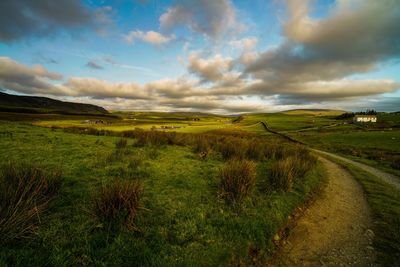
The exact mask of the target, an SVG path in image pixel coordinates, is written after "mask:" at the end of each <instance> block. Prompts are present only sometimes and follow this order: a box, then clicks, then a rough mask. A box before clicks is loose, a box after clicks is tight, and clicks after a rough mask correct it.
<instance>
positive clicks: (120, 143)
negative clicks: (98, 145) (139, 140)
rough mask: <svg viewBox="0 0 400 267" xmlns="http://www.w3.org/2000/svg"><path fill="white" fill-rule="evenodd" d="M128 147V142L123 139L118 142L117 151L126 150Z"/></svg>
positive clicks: (116, 144) (116, 143)
mask: <svg viewBox="0 0 400 267" xmlns="http://www.w3.org/2000/svg"><path fill="white" fill-rule="evenodd" d="M127 145H128V140H126V139H124V138H121V139H118V140H117V142H115V148H116V149H124V148H126V146H127Z"/></svg>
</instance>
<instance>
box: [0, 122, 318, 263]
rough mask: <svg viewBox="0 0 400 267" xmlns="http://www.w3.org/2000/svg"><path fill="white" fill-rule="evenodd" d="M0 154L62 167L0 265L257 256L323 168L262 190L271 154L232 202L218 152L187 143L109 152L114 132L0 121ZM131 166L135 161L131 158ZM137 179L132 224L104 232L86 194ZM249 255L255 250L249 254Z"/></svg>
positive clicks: (1, 252)
mask: <svg viewBox="0 0 400 267" xmlns="http://www.w3.org/2000/svg"><path fill="white" fill-rule="evenodd" d="M0 132H11V133H12V136H8V135H7V136H2V138H1V139H0V151H2V153H1V154H0V161H2V162H19V161H21V160H29V161H30V162H32V164H40V165H45V167H47V168H49V169H53V168H57V169H60V170H61V171H62V178H63V181H64V182H63V185H62V188H61V190H60V193H59V196H58V197H57V198H56V199H55V200H54V207H53V208H52V210H51V212H50V214H48V216H47V217H46V220H42V221H41V224H40V225H39V228H38V231H37V233H36V234H35V235H33V236H32V239H31V240H30V241H29V242H24V243H17V244H14V245H9V246H3V247H1V248H0V265H20V266H25V265H37V266H43V265H51V266H65V265H107V266H108V265H111V266H120V265H125V264H126V263H127V262H130V263H134V264H137V265H141V266H199V265H204V266H221V265H222V266H224V265H228V264H237V263H240V262H241V263H244V264H254V262H253V261H252V259H251V257H249V254H248V251H249V248H257V250H258V249H259V251H260V252H259V254H257V255H256V260H257V261H260V262H263V261H264V260H265V259H266V258H267V257H268V255H270V254H271V253H272V251H273V249H274V245H273V243H272V241H271V239H272V237H273V235H274V234H275V233H276V232H277V230H278V229H279V228H281V227H282V226H284V224H285V223H286V220H287V217H288V216H289V215H290V214H291V212H292V211H293V210H294V208H295V207H297V206H299V205H301V204H302V203H303V202H304V201H305V199H306V198H307V196H308V195H309V194H310V193H311V192H313V191H315V190H316V189H317V188H318V186H319V185H320V183H321V181H322V180H323V176H324V170H323V169H322V167H321V166H317V168H315V169H314V170H312V171H310V172H309V173H308V174H307V175H306V177H305V178H303V179H302V180H301V181H299V182H298V183H296V184H295V186H294V189H293V191H292V192H290V193H283V192H282V193H277V192H267V190H266V185H265V180H266V178H265V177H267V176H268V175H269V173H268V168H269V166H270V165H271V161H262V162H259V163H258V164H257V183H256V186H255V189H254V190H253V192H252V194H251V196H249V197H247V198H246V199H245V200H244V201H243V204H242V205H241V206H240V207H239V208H238V207H231V206H229V205H227V204H226V203H225V201H224V200H223V199H221V198H219V196H218V190H219V185H220V180H219V177H218V170H219V169H220V167H222V166H223V164H224V162H223V160H222V157H221V156H218V155H213V156H211V157H207V158H206V159H200V157H199V156H198V155H197V154H196V153H193V149H192V148H190V147H178V146H162V147H160V148H155V147H149V146H144V147H135V146H134V145H133V144H134V139H127V140H128V143H127V145H126V147H125V146H123V147H121V148H120V149H118V153H117V154H115V153H116V152H115V151H116V148H115V146H116V142H117V141H118V140H120V139H119V137H113V136H92V135H79V134H72V133H66V132H63V131H62V130H54V129H53V130H52V129H49V128H42V127H37V126H31V125H27V124H21V123H14V122H3V121H0ZM133 165H134V166H133ZM117 178H118V179H125V180H127V181H135V180H137V181H140V182H141V184H142V185H143V195H142V198H141V204H142V205H143V209H141V210H140V211H139V213H138V214H137V216H136V219H135V228H137V229H136V230H135V231H128V229H125V228H121V230H118V231H115V232H113V233H112V235H109V234H108V233H107V231H105V230H104V229H103V228H102V227H101V225H99V224H98V221H97V220H96V219H95V217H94V216H93V214H92V211H91V210H92V207H93V199H94V196H96V195H97V194H98V192H99V191H100V189H101V188H104V185H107V184H109V183H110V182H111V183H112V182H113V181H114V180H115V179H117ZM252 256H254V255H252Z"/></svg>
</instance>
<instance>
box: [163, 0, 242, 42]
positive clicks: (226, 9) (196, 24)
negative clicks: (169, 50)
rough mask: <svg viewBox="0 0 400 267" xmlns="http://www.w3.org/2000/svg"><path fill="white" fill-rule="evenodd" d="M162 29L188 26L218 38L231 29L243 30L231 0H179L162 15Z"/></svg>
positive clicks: (195, 30)
mask: <svg viewBox="0 0 400 267" xmlns="http://www.w3.org/2000/svg"><path fill="white" fill-rule="evenodd" d="M159 20H160V27H161V28H162V29H173V28H177V27H188V28H189V29H190V30H192V31H194V32H197V33H201V34H205V35H206V36H208V37H211V38H218V37H221V36H222V35H224V34H226V33H227V32H228V31H231V30H235V29H236V30H239V31H240V30H242V29H243V25H241V24H239V23H238V22H237V18H236V11H235V8H234V6H233V4H232V2H231V1H230V0H212V1H210V0H197V1H184V0H181V1H177V4H176V5H174V6H172V7H170V8H169V9H168V10H167V11H166V12H165V13H164V14H162V15H161V16H160V19H159Z"/></svg>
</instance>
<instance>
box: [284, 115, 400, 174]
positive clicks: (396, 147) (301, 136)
mask: <svg viewBox="0 0 400 267" xmlns="http://www.w3.org/2000/svg"><path fill="white" fill-rule="evenodd" d="M344 122H345V123H346V124H340V125H336V126H333V127H325V128H320V129H311V130H308V131H300V132H290V133H287V134H289V135H290V136H292V137H293V138H295V139H297V140H300V141H302V142H304V143H307V144H309V145H310V146H312V147H316V148H319V149H323V150H329V151H332V152H335V153H339V154H341V155H344V156H347V157H349V158H351V159H354V160H358V161H360V162H363V163H366V164H369V165H372V166H375V167H377V168H380V169H382V170H384V171H388V172H391V173H393V174H395V175H398V176H400V153H399V151H400V114H395V113H390V114H387V113H381V114H378V123H376V124H365V125H354V124H350V122H349V121H344Z"/></svg>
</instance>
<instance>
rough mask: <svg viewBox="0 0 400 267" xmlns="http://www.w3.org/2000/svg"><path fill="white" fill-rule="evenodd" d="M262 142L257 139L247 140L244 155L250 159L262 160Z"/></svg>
mask: <svg viewBox="0 0 400 267" xmlns="http://www.w3.org/2000/svg"><path fill="white" fill-rule="evenodd" d="M264 146H265V145H264V144H263V143H262V142H260V141H259V140H257V139H252V140H250V141H248V142H247V151H246V157H247V158H248V159H252V160H262V159H263V157H264Z"/></svg>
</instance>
